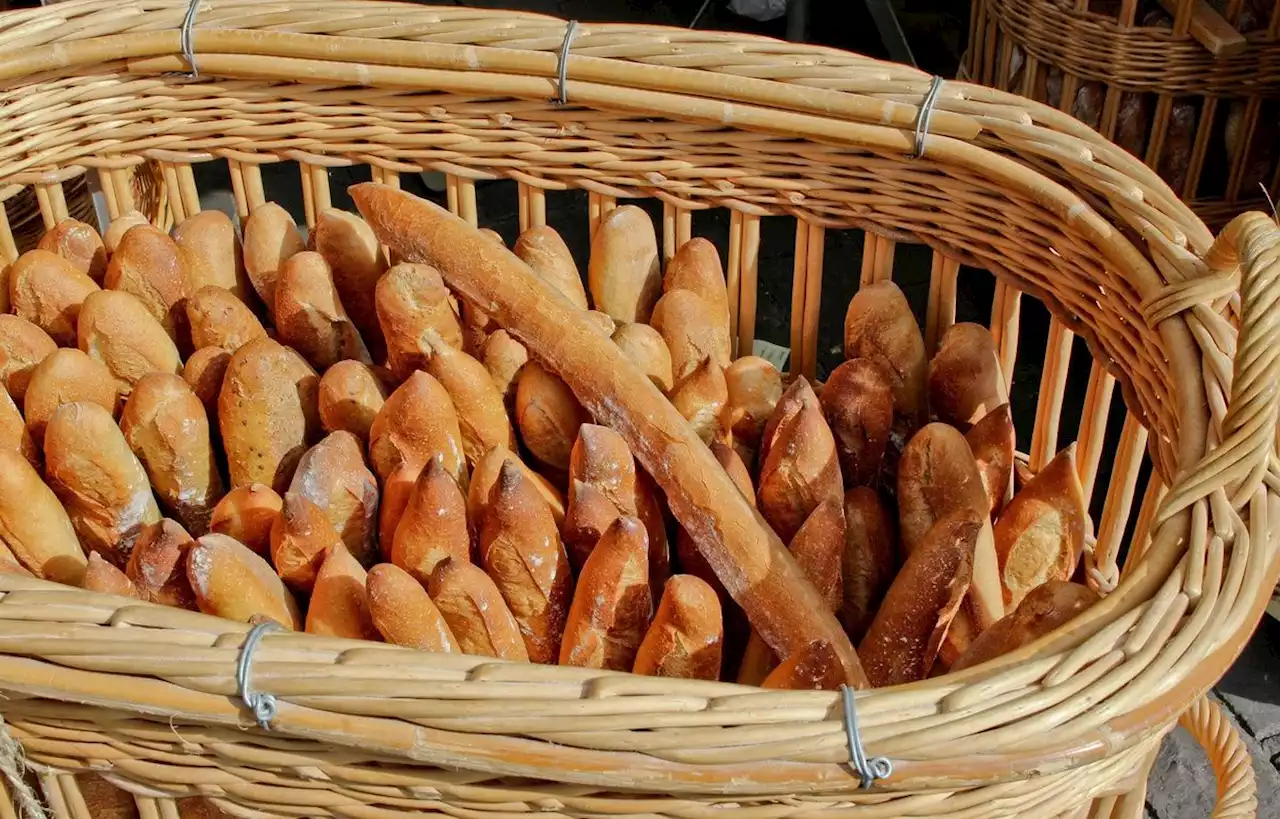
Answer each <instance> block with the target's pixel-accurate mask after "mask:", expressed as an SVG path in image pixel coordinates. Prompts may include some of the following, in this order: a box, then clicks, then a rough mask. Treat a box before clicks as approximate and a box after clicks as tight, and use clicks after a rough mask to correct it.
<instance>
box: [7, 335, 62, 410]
mask: <svg viewBox="0 0 1280 819" xmlns="http://www.w3.org/2000/svg"><path fill="white" fill-rule="evenodd" d="M56 349H58V345H57V342H55V341H54V340H53V339H52V338H50V337H49V334H48V333H46V332H45V331H44V330H41V329H40V328H39V327H38V326H36V325H35V324H32V323H31V322H29V321H27V320H26V319H24V318H21V317H19V316H14V315H0V383H3V384H4V387H5V389H7V390H8V391H9V395H11V396H13V400H14V401H16V402H18V403H22V400H23V398H24V397H25V396H26V394H27V384H28V383H29V382H30V381H31V371H32V370H34V369H35V366H36V365H37V364H39V363H40V362H41V361H44V359H45V357H46V356H48V355H49V354H50V353H52V352H53V351H54V350H56Z"/></svg>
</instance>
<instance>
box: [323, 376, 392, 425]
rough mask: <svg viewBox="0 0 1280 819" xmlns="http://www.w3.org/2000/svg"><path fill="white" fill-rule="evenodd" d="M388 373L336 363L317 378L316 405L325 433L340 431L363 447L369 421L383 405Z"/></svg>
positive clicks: (388, 388) (389, 381) (388, 385)
mask: <svg viewBox="0 0 1280 819" xmlns="http://www.w3.org/2000/svg"><path fill="white" fill-rule="evenodd" d="M391 384H392V382H391V373H389V372H387V371H386V370H384V369H382V368H381V367H374V366H371V365H369V364H365V363H364V362H361V361H352V360H350V359H348V360H347V361H339V362H338V363H337V364H334V365H333V366H332V367H330V368H329V369H327V370H325V372H324V375H323V376H321V377H320V387H319V393H318V397H317V399H316V400H317V405H318V409H319V412H320V425H321V426H323V427H324V429H325V431H326V432H337V431H339V430H344V431H346V432H350V433H351V434H352V435H354V436H356V437H357V438H359V439H360V440H361V441H363V442H365V443H366V444H367V443H368V441H369V430H370V429H371V428H372V427H373V419H374V418H377V417H378V410H380V409H382V405H383V404H385V403H386V402H387V394H388V393H389V392H390V390H391Z"/></svg>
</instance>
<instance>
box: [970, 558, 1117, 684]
mask: <svg viewBox="0 0 1280 819" xmlns="http://www.w3.org/2000/svg"><path fill="white" fill-rule="evenodd" d="M1100 599H1101V598H1099V597H1098V593H1097V592H1095V591H1094V590H1093V589H1090V588H1089V587H1088V586H1082V585H1080V584H1078V583H1068V582H1067V581H1065V580H1050V581H1048V582H1047V583H1043V584H1041V585H1039V586H1036V587H1035V588H1034V589H1032V590H1031V591H1029V592H1027V595H1026V596H1025V597H1023V598H1022V602H1021V603H1019V604H1018V607H1017V608H1016V609H1014V610H1013V611H1011V612H1009V613H1008V614H1006V615H1005V616H1004V617H1002V618H1000V620H999V622H997V623H996V624H995V625H993V626H992V627H991V628H989V629H987V630H986V631H984V632H982V635H981V636H979V637H978V639H976V640H974V641H973V645H971V646H969V650H968V651H966V652H965V653H964V654H963V655H962V656H961V657H960V659H959V660H957V661H956V662H955V664H954V665H952V666H951V670H952V671H960V670H962V669H965V668H971V667H972V666H975V665H981V664H982V663H985V662H987V661H988V660H994V659H995V658H996V657H999V656H1001V655H1004V654H1008V653H1009V652H1010V651H1015V650H1017V649H1019V648H1022V647H1023V646H1025V645H1030V644H1031V643H1034V642H1035V641H1036V640H1038V639H1040V638H1041V637H1043V636H1044V635H1046V634H1048V633H1049V632H1051V631H1053V630H1054V629H1056V628H1058V626H1061V625H1063V624H1064V623H1066V622H1068V621H1069V620H1071V619H1072V618H1074V617H1075V616H1076V615H1077V614H1079V613H1081V612H1082V611H1084V610H1085V609H1087V608H1089V607H1090V606H1092V605H1093V604H1094V603H1097V602H1098V601H1099V600H1100Z"/></svg>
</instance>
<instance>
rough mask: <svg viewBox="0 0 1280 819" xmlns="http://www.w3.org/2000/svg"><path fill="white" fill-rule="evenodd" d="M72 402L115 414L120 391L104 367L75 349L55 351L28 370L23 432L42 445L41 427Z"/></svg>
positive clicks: (42, 428) (43, 429)
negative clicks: (59, 409) (81, 402)
mask: <svg viewBox="0 0 1280 819" xmlns="http://www.w3.org/2000/svg"><path fill="white" fill-rule="evenodd" d="M75 401H88V402H91V403H94V404H97V405H98V406H100V407H102V408H103V409H104V410H106V411H107V412H109V413H112V414H115V413H116V412H117V410H118V409H119V407H120V392H119V389H118V387H117V383H116V380H115V378H113V377H112V375H111V371H110V370H108V369H107V367H106V365H105V364H103V363H102V362H100V361H94V360H93V359H92V358H90V357H89V356H87V355H85V354H84V353H82V352H80V351H79V350H77V349H74V348H69V347H63V348H59V349H57V350H55V351H53V352H52V353H50V354H49V355H47V356H45V358H44V360H43V361H41V362H40V363H39V364H38V365H36V367H35V368H34V369H33V370H32V371H31V379H30V381H28V383H27V395H26V399H25V400H24V401H23V402H22V409H23V414H24V416H25V417H26V419H27V429H29V430H31V438H32V439H33V440H34V441H35V443H36V446H39V447H43V446H44V433H45V426H46V425H47V424H48V423H49V419H50V418H52V417H53V414H54V413H55V412H57V411H58V407H61V406H63V405H64V404H70V403H73V402H75Z"/></svg>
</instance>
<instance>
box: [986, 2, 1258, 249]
mask: <svg viewBox="0 0 1280 819" xmlns="http://www.w3.org/2000/svg"><path fill="white" fill-rule="evenodd" d="M1175 2H1176V11H1175V12H1174V13H1173V14H1172V15H1170V14H1166V13H1165V12H1164V11H1163V10H1162V9H1161V7H1160V6H1159V5H1157V3H1156V2H1155V0H1143V2H1142V3H1139V2H1138V1H1137V0H1125V1H1124V2H1119V0H975V2H974V4H973V17H972V24H971V28H970V36H969V49H968V52H967V55H966V59H965V66H964V75H965V76H966V77H967V78H968V79H971V80H973V81H975V82H980V83H984V84H986V85H991V86H995V87H997V88H1003V89H1005V90H1008V91H1014V92H1016V93H1019V94H1023V95H1024V96H1027V97H1031V98H1032V99H1036V100H1039V101H1041V102H1046V103H1048V104H1049V105H1052V106H1054V107H1057V108H1060V109H1062V110H1064V111H1068V112H1070V113H1072V114H1073V115H1075V116H1076V117H1078V118H1079V119H1081V120H1083V121H1084V122H1085V123H1086V124H1088V125H1089V126H1090V127H1093V128H1096V129H1098V130H1099V131H1100V132H1101V133H1102V134H1103V135H1104V136H1106V137H1107V138H1108V139H1111V140H1114V141H1115V142H1117V143H1118V144H1120V145H1121V146H1122V147H1124V148H1126V149H1127V150H1129V151H1130V152H1131V153H1133V154H1134V155H1136V156H1138V157H1141V158H1143V159H1144V160H1145V161H1146V163H1147V164H1148V165H1150V166H1151V167H1153V168H1155V169H1157V170H1158V171H1159V173H1160V175H1161V176H1162V177H1164V179H1165V180H1166V181H1167V182H1168V183H1169V185H1170V187H1172V188H1173V189H1174V191H1176V192H1177V193H1179V195H1181V196H1182V198H1183V199H1184V200H1186V201H1187V202H1189V203H1190V204H1191V206H1192V208H1193V209H1194V210H1195V211H1196V213H1197V215H1199V216H1200V217H1201V218H1202V219H1203V220H1204V221H1205V222H1206V223H1208V224H1209V225H1210V226H1211V227H1220V226H1221V225H1223V224H1225V223H1226V222H1227V221H1228V220H1229V219H1230V218H1231V217H1233V216H1235V215H1236V214H1238V213H1242V212H1244V211H1246V210H1251V209H1262V210H1270V207H1269V203H1268V199H1267V196H1268V195H1269V196H1270V197H1271V198H1272V199H1275V198H1277V193H1278V192H1280V3H1278V2H1274V0H1212V3H1211V5H1212V6H1213V7H1214V8H1216V9H1218V10H1221V12H1222V13H1223V16H1224V17H1225V18H1226V20H1227V21H1228V22H1229V23H1231V24H1234V25H1236V26H1237V27H1238V28H1239V29H1240V31H1241V32H1242V33H1244V34H1245V40H1246V43H1247V45H1245V47H1244V49H1243V51H1240V52H1238V53H1230V54H1222V55H1215V54H1214V53H1211V52H1210V51H1209V49H1208V48H1207V47H1206V46H1205V45H1202V44H1201V43H1200V42H1198V41H1197V39H1196V38H1195V37H1193V36H1192V31H1193V30H1195V31H1196V32H1197V33H1198V28H1197V29H1193V27H1192V23H1193V20H1192V13H1193V10H1194V9H1196V8H1197V3H1199V5H1200V7H1201V10H1202V11H1203V10H1204V9H1207V8H1209V7H1210V6H1207V5H1205V4H1204V3H1203V2H1202V0H1169V2H1166V3H1164V5H1165V6H1167V7H1169V8H1173V7H1174V6H1175ZM1153 9H1154V10H1153ZM1264 188H1265V189H1266V190H1267V191H1269V194H1267V193H1264V190H1263V189H1264Z"/></svg>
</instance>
